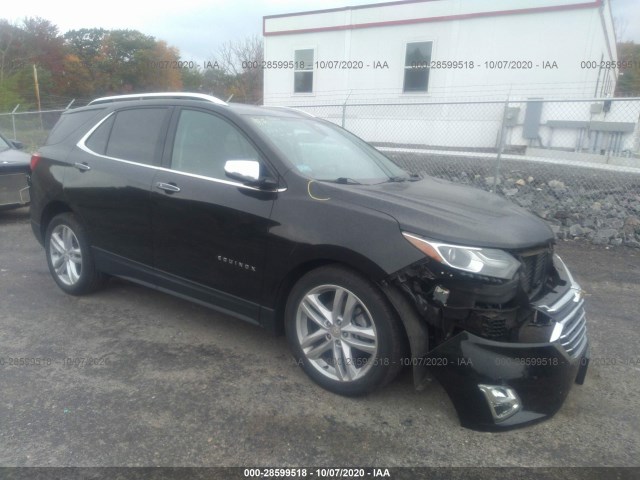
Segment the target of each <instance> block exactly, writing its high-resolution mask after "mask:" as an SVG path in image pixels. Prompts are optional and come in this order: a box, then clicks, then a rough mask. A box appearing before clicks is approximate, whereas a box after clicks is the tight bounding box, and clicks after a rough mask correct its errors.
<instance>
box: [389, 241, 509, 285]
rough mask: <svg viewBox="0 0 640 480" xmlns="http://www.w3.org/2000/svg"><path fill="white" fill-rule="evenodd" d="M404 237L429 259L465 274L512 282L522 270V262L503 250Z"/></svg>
mask: <svg viewBox="0 0 640 480" xmlns="http://www.w3.org/2000/svg"><path fill="white" fill-rule="evenodd" d="M402 235H404V237H405V238H406V239H407V240H408V241H409V242H410V243H411V244H412V245H413V246H414V247H416V248H417V249H418V250H420V251H421V252H422V253H424V254H425V255H427V256H428V257H430V258H432V259H434V260H436V261H438V262H440V263H444V264H445V265H448V266H450V267H451V268H455V269H458V270H463V271H465V272H471V273H477V274H478V275H486V276H488V277H495V278H502V279H505V280H510V279H512V278H513V275H514V274H515V273H516V271H517V270H518V268H520V262H518V260H516V259H515V258H514V257H513V256H511V255H510V254H508V253H507V252H505V251H503V250H497V249H494V248H478V247H465V246H462V245H451V244H448V243H441V242H437V241H434V240H427V239H426V238H422V237H420V236H418V235H414V234H413V233H407V232H402Z"/></svg>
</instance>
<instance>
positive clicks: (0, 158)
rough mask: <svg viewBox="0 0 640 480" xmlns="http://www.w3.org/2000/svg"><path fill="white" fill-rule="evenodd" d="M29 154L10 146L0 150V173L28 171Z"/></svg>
mask: <svg viewBox="0 0 640 480" xmlns="http://www.w3.org/2000/svg"><path fill="white" fill-rule="evenodd" d="M30 163H31V156H30V155H28V154H26V153H24V152H21V151H20V150H14V149H12V148H10V149H6V150H0V173H7V172H24V171H26V172H28V171H29V166H30Z"/></svg>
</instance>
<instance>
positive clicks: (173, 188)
mask: <svg viewBox="0 0 640 480" xmlns="http://www.w3.org/2000/svg"><path fill="white" fill-rule="evenodd" d="M156 188H159V189H160V190H164V191H165V192H167V193H177V192H179V191H180V187H178V186H177V185H174V184H173V183H163V182H158V183H156Z"/></svg>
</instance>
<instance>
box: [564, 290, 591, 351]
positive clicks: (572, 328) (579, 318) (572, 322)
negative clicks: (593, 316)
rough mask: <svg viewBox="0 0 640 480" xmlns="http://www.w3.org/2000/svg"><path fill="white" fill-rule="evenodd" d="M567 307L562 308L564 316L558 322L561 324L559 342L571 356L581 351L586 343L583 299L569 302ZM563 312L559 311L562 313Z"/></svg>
mask: <svg viewBox="0 0 640 480" xmlns="http://www.w3.org/2000/svg"><path fill="white" fill-rule="evenodd" d="M568 307H569V308H566V307H565V308H564V309H563V310H564V311H565V312H566V316H564V318H562V319H561V320H560V321H559V322H558V323H560V324H561V325H562V333H561V334H560V344H561V345H562V346H563V347H564V349H565V350H566V352H567V353H568V354H569V356H571V357H574V358H575V357H577V356H578V355H580V353H582V350H583V348H584V347H585V345H586V344H587V320H586V314H585V311H584V301H583V300H580V302H578V303H575V302H569V305H568ZM563 313H564V312H559V314H560V315H562V314H563Z"/></svg>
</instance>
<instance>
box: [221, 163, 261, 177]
mask: <svg viewBox="0 0 640 480" xmlns="http://www.w3.org/2000/svg"><path fill="white" fill-rule="evenodd" d="M224 173H225V174H226V175H227V177H229V178H233V179H234V180H240V181H241V182H243V183H256V182H257V181H258V180H260V162H258V161H256V160H227V161H226V162H225V164H224Z"/></svg>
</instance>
